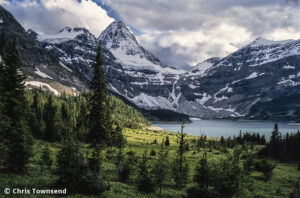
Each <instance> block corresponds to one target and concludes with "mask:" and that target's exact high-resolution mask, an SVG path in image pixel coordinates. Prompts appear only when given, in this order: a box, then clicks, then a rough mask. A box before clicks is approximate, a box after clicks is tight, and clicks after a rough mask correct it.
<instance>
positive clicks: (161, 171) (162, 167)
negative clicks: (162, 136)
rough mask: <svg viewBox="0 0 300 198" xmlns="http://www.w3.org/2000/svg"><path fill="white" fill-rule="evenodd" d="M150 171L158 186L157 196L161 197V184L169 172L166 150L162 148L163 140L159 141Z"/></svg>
mask: <svg viewBox="0 0 300 198" xmlns="http://www.w3.org/2000/svg"><path fill="white" fill-rule="evenodd" d="M152 171H153V175H154V182H155V183H156V185H157V186H158V187H159V197H161V189H162V185H163V183H164V182H165V181H166V180H167V179H168V174H169V162H168V152H166V151H165V149H164V141H162V143H161V146H160V149H159V152H158V155H157V158H156V161H155V164H154V167H153V170H152Z"/></svg>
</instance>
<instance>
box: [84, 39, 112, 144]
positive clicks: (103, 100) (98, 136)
mask: <svg viewBox="0 0 300 198" xmlns="http://www.w3.org/2000/svg"><path fill="white" fill-rule="evenodd" d="M102 64H103V59H102V54H101V46H100V45H99V47H98V50H97V56H96V63H95V64H94V65H93V67H94V78H93V79H92V81H91V84H90V90H91V95H90V98H89V105H90V115H89V127H90V130H89V134H88V141H89V142H90V143H91V144H92V145H94V146H95V145H96V144H100V145H102V146H103V145H105V144H107V143H108V141H109V136H110V134H111V132H112V122H111V116H110V115H111V112H110V109H109V103H108V91H107V84H106V81H105V75H104V70H103V68H102Z"/></svg>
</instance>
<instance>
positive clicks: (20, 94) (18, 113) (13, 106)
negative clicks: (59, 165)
mask: <svg viewBox="0 0 300 198" xmlns="http://www.w3.org/2000/svg"><path fill="white" fill-rule="evenodd" d="M3 61H4V65H3V66H4V67H2V69H1V70H3V71H4V73H5V76H4V77H1V78H2V80H3V82H5V84H4V85H5V86H3V87H2V90H1V92H2V93H1V95H2V96H1V98H2V99H1V100H2V102H3V104H4V106H3V110H2V112H3V113H4V115H5V116H6V118H7V121H8V123H9V125H8V127H7V128H6V130H5V131H4V136H5V138H7V147H8V158H7V169H8V171H10V172H24V171H25V170H26V164H27V162H28V159H29V157H30V156H31V153H32V143H33V139H32V135H31V134H30V132H29V130H28V123H27V120H26V118H27V116H28V111H29V109H28V102H27V100H26V97H25V86H24V80H25V78H26V76H25V75H23V74H22V73H21V71H20V69H21V67H22V62H21V59H20V56H19V53H18V50H17V42H16V41H14V42H13V43H12V44H11V45H10V46H9V48H8V50H7V51H6V54H5V56H4V57H3ZM2 80H1V81H2Z"/></svg>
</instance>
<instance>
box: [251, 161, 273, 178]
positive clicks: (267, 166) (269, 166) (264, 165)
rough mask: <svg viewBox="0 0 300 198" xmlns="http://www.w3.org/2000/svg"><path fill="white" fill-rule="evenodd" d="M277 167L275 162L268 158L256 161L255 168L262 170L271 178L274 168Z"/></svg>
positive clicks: (266, 176)
mask: <svg viewBox="0 0 300 198" xmlns="http://www.w3.org/2000/svg"><path fill="white" fill-rule="evenodd" d="M275 167H276V165H275V164H273V163H271V162H269V161H267V160H262V161H260V162H257V163H255V170H257V171H259V172H262V173H263V174H264V176H265V178H266V179H267V180H268V179H270V178H271V176H272V173H273V169H274V168H275Z"/></svg>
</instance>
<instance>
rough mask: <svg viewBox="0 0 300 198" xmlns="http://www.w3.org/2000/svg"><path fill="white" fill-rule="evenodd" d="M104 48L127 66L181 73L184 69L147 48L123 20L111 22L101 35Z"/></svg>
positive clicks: (100, 38)
mask: <svg viewBox="0 0 300 198" xmlns="http://www.w3.org/2000/svg"><path fill="white" fill-rule="evenodd" d="M99 40H100V41H101V43H102V45H103V47H104V48H106V49H108V50H109V51H110V52H111V53H112V54H113V55H114V57H115V58H116V60H117V62H118V63H120V64H122V65H123V66H124V67H125V68H134V69H151V70H154V71H157V72H162V73H171V74H181V73H184V72H185V71H184V70H179V69H176V68H173V67H169V66H167V65H165V64H163V63H161V62H160V60H159V59H157V58H156V57H154V56H153V55H152V54H151V52H149V51H147V50H145V49H144V48H143V47H142V46H141V45H140V44H139V43H138V42H137V40H136V38H135V36H134V35H133V34H132V32H130V30H129V29H128V28H127V27H126V25H125V24H124V23H123V22H121V21H115V22H113V23H111V24H110V25H109V26H108V27H107V28H106V29H105V30H104V31H103V32H102V33H101V35H100V36H99Z"/></svg>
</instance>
